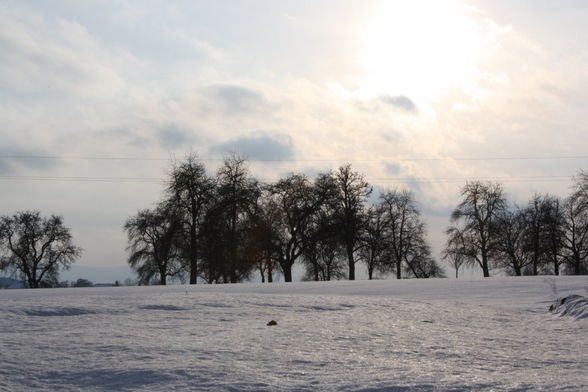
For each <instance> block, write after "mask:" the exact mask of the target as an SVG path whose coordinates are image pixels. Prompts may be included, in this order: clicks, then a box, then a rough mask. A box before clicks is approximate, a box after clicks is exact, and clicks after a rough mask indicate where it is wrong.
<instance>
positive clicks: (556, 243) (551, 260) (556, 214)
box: [542, 195, 564, 275]
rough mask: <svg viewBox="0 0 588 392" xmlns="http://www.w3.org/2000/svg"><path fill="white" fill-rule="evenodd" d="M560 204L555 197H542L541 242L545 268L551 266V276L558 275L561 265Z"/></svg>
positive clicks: (562, 230) (562, 221) (561, 232)
mask: <svg viewBox="0 0 588 392" xmlns="http://www.w3.org/2000/svg"><path fill="white" fill-rule="evenodd" d="M562 210H563V209H562V202H561V200H560V199H559V198H558V197H556V196H550V195H545V196H544V216H543V218H544V231H543V237H542V242H543V243H544V246H545V257H546V259H547V260H546V262H545V266H546V267H547V266H548V265H550V266H552V268H553V270H552V271H553V274H555V275H559V273H560V265H561V264H562V263H563V258H562V257H561V255H562V241H563V236H564V216H563V211H562Z"/></svg>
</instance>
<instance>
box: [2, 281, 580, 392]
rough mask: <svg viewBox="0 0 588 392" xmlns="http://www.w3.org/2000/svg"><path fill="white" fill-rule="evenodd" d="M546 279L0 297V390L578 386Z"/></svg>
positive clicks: (567, 287) (576, 360) (575, 329)
mask: <svg viewBox="0 0 588 392" xmlns="http://www.w3.org/2000/svg"><path fill="white" fill-rule="evenodd" d="M550 279H553V280H552V281H549V282H548V281H546V280H545V278H522V279H521V278H518V279H517V278H492V279H485V280H469V281H468V280H464V281H461V280H460V281H456V280H449V279H437V280H427V281H424V280H413V281H406V282H398V281H374V282H369V281H357V282H330V283H313V282H306V283H295V284H265V285H262V284H241V285H222V286H206V285H201V286H198V287H194V286H168V287H134V288H129V287H119V288H116V287H111V288H85V289H63V290H62V289H54V290H12V291H3V292H0V391H11V392H19V391H55V390H59V391H80V390H83V391H137V390H141V391H164V390H176V391H316V390H321V391H323V390H324V391H372V392H379V391H403V392H405V391H415V392H416V391H514V390H516V391H586V390H588V378H587V377H586V374H587V372H588V350H586V344H587V343H588V319H585V318H584V319H577V320H576V319H573V318H570V317H554V316H553V315H552V314H550V313H549V312H548V308H549V304H550V303H552V302H553V300H554V299H555V298H554V297H553V295H554V290H556V291H557V293H558V296H569V295H573V294H576V295H578V294H580V293H582V292H583V290H584V287H585V286H586V283H587V280H588V279H587V278H586V277H561V278H550ZM554 288H555V289H554ZM17 291H18V292H20V294H21V296H20V297H19V296H17V295H15V294H18V293H17ZM270 320H276V321H277V325H275V326H267V323H268V322H269V321H270ZM555 336H556V337H557V338H554V337H555Z"/></svg>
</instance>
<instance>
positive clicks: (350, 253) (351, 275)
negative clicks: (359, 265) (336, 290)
mask: <svg viewBox="0 0 588 392" xmlns="http://www.w3.org/2000/svg"><path fill="white" fill-rule="evenodd" d="M347 260H348V262H349V280H355V260H354V259H353V246H349V245H347Z"/></svg>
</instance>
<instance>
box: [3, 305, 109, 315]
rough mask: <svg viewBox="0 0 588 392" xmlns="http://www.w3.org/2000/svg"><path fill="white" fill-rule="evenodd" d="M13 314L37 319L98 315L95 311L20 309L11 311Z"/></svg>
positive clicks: (81, 309)
mask: <svg viewBox="0 0 588 392" xmlns="http://www.w3.org/2000/svg"><path fill="white" fill-rule="evenodd" d="M13 312H14V313H18V314H24V315H26V316H38V317H55V316H82V315H85V314H98V312H97V311H96V310H92V309H83V308H70V307H64V308H50V309H22V310H16V311H13Z"/></svg>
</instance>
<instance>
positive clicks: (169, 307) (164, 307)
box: [139, 305, 190, 311]
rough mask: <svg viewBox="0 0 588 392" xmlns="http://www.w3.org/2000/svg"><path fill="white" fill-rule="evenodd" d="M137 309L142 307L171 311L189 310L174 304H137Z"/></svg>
mask: <svg viewBox="0 0 588 392" xmlns="http://www.w3.org/2000/svg"><path fill="white" fill-rule="evenodd" d="M139 309H144V310H171V311H178V310H190V309H189V308H182V307H180V306H175V305H144V306H139Z"/></svg>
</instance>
